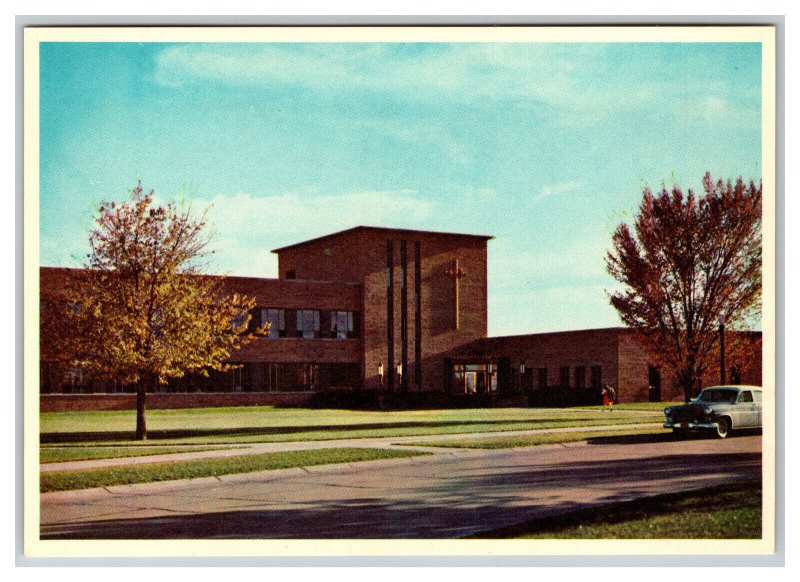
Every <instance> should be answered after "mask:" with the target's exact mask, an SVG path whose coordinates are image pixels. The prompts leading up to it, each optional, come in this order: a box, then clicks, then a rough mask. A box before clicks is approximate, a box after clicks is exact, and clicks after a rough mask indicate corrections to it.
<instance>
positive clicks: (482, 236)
mask: <svg viewBox="0 0 800 582" xmlns="http://www.w3.org/2000/svg"><path fill="white" fill-rule="evenodd" d="M358 231H374V232H383V233H390V232H391V233H407V234H423V235H436V236H454V237H461V238H475V239H480V240H484V241H487V240H491V239H493V238H494V237H493V236H491V235H486V234H463V233H458V232H440V231H436V230H414V229H407V228H387V227H383V226H354V227H353V228H348V229H345V230H340V231H338V232H332V233H330V234H326V235H323V236H319V237H317V238H311V239H308V240H304V241H301V242H298V243H294V244H291V245H287V246H285V247H281V248H279V249H273V251H272V252H273V253H280V252H283V251H288V250H289V249H296V248H299V247H302V246H304V245H309V244H313V243H318V242H320V241H323V240H327V239H331V238H334V237H337V236H341V235H343V234H350V233H353V232H358Z"/></svg>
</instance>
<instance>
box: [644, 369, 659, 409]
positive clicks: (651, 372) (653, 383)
mask: <svg viewBox="0 0 800 582" xmlns="http://www.w3.org/2000/svg"><path fill="white" fill-rule="evenodd" d="M647 383H648V385H649V386H650V397H649V399H650V402H661V370H659V369H658V368H656V367H655V366H649V367H648V370H647Z"/></svg>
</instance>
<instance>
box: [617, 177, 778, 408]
mask: <svg viewBox="0 0 800 582" xmlns="http://www.w3.org/2000/svg"><path fill="white" fill-rule="evenodd" d="M703 189H704V193H703V194H701V195H699V196H696V195H695V193H694V192H692V191H691V190H689V191H688V193H687V194H686V195H685V196H684V194H683V192H682V191H681V189H680V187H679V186H675V187H674V188H673V189H672V191H667V189H666V188H665V189H662V191H661V193H660V194H658V195H655V194H653V193H652V192H651V191H650V189H649V188H648V189H645V190H644V193H643V200H642V203H641V206H640V207H639V211H638V214H637V215H636V217H635V219H634V224H633V231H632V230H631V228H630V227H629V226H628V225H627V224H625V223H622V224H620V225H619V226H618V227H617V229H616V231H615V232H614V237H613V249H612V250H611V251H609V252H608V253H607V255H606V266H607V268H608V271H609V273H610V274H611V275H612V276H613V277H614V278H615V279H616V280H617V281H618V282H620V283H622V284H623V285H624V286H625V288H624V290H622V291H618V292H615V293H612V294H611V295H610V298H611V304H612V305H613V306H614V307H615V308H616V309H617V311H618V312H619V315H620V317H621V319H622V321H623V322H624V323H625V324H626V325H628V326H629V327H632V328H635V329H636V330H638V331H639V332H640V333H641V334H642V336H644V338H646V340H648V342H649V343H650V345H651V347H652V348H654V352H655V353H656V354H658V357H659V358H660V359H661V361H662V362H663V363H665V364H667V365H668V366H669V367H671V368H672V369H673V370H674V371H675V374H676V377H677V379H678V381H679V382H680V384H681V385H682V387H683V390H684V395H685V397H686V399H687V400H688V399H689V398H691V395H692V394H693V391H694V389H695V386H696V385H697V383H698V380H699V378H700V376H701V375H702V373H703V371H704V369H706V367H707V365H708V363H709V362H710V361H711V360H709V358H713V357H714V356H715V355H716V350H718V337H719V334H718V333H717V330H718V325H719V321H720V320H721V321H722V322H724V325H725V326H726V327H727V328H731V329H737V328H742V327H746V326H747V325H748V324H749V323H751V322H752V321H753V319H754V318H755V317H756V316H758V315H759V314H760V311H761V198H762V192H761V185H760V184H759V186H758V187H756V186H755V184H753V182H750V184H749V185H745V183H744V182H743V181H742V179H741V178H739V179H737V180H736V183H735V184H731V183H730V181H728V182H726V183H723V181H722V180H719V181H718V182H716V183H714V182H713V181H712V179H711V175H710V173H707V174H706V175H705V178H704V180H703ZM720 318H721V319H720Z"/></svg>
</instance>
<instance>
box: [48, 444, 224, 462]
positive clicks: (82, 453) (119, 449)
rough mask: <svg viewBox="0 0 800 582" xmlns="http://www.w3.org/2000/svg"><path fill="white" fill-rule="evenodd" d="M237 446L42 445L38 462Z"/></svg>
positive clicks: (115, 457) (219, 448) (196, 450)
mask: <svg viewBox="0 0 800 582" xmlns="http://www.w3.org/2000/svg"><path fill="white" fill-rule="evenodd" d="M234 448H237V447H196V446H176V447H162V446H153V447H150V446H143V447H137V446H133V447H130V446H107V447H43V448H41V449H40V450H39V462H40V463H43V464H44V463H64V462H67V461H91V460H94V459H118V458H122V457H144V456H148V455H166V454H169V453H196V452H201V451H225V450H230V449H234Z"/></svg>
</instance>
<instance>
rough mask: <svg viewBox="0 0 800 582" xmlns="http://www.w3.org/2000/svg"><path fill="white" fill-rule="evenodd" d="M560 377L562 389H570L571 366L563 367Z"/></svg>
mask: <svg viewBox="0 0 800 582" xmlns="http://www.w3.org/2000/svg"><path fill="white" fill-rule="evenodd" d="M559 376H560V380H561V387H562V388H569V366H561V368H560V369H559Z"/></svg>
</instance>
